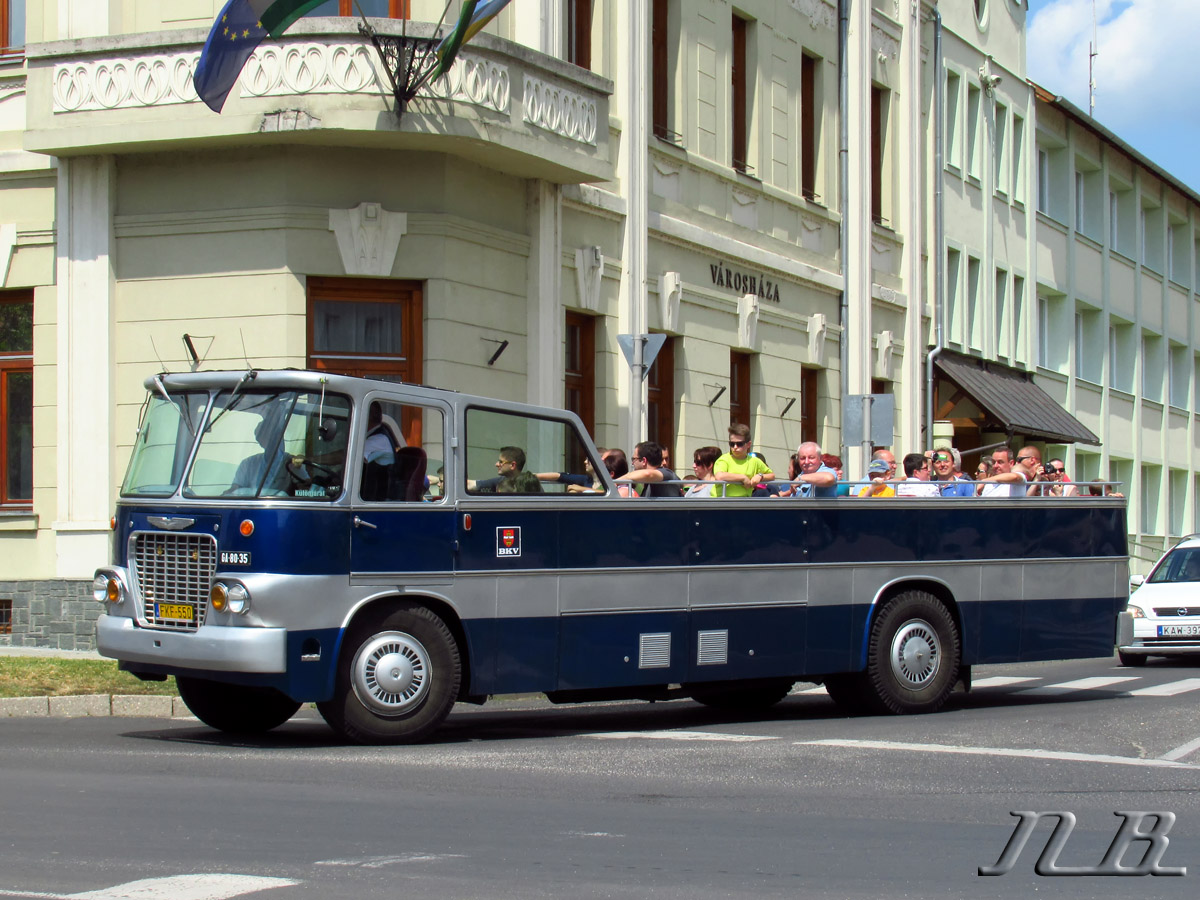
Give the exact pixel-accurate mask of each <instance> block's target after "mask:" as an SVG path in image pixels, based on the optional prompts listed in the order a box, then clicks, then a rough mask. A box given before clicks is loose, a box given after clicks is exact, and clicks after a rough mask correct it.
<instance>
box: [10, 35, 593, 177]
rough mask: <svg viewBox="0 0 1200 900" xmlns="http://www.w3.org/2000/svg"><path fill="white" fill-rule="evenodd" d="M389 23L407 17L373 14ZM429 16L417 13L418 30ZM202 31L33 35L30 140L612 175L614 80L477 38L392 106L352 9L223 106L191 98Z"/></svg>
mask: <svg viewBox="0 0 1200 900" xmlns="http://www.w3.org/2000/svg"><path fill="white" fill-rule="evenodd" d="M373 24H374V25H376V27H378V28H379V30H380V31H381V32H383V33H386V32H387V31H389V30H391V29H398V28H399V27H400V25H401V23H399V22H392V21H383V20H373ZM422 28H424V30H425V31H426V32H430V33H432V29H431V27H430V26H422V25H420V24H415V25H414V24H412V23H409V24H408V27H407V31H408V33H409V34H410V35H412V34H416V35H418V36H420V35H421V33H422ZM205 37H206V33H204V32H202V31H200V30H198V29H190V30H187V31H176V32H156V33H150V34H133V35H117V36H111V37H106V38H97V39H84V40H75V41H59V42H54V43H45V44H31V45H30V46H29V47H28V48H27V51H26V52H27V57H28V67H29V76H28V94H27V98H28V105H27V117H28V119H27V120H28V127H27V130H26V134H25V148H26V149H27V150H32V151H35V152H41V153H49V154H53V155H56V156H74V155H91V154H98V153H103V154H120V153H128V152H143V151H146V150H164V149H180V148H181V147H182V146H183V145H189V144H194V145H210V146H216V145H221V146H238V145H251V144H253V145H261V144H262V143H263V142H265V141H277V142H287V141H295V142H303V143H307V144H322V143H325V144H330V145H338V146H355V145H361V146H371V147H380V146H383V147H393V148H398V149H405V148H412V149H421V150H425V151H438V152H445V153H450V154H458V155H464V156H469V157H471V158H473V159H476V160H477V161H479V162H481V163H483V164H486V165H489V166H492V167H495V168H499V169H502V170H505V171H511V172H513V173H515V174H519V175H524V176H527V177H541V178H547V179H549V180H552V181H559V182H563V183H571V182H585V181H605V180H611V179H612V178H613V175H614V170H613V164H612V162H611V160H610V153H609V121H608V111H609V96H610V95H611V93H612V83H611V82H610V81H608V80H607V79H605V78H601V77H599V76H597V75H595V74H593V73H592V72H589V71H586V70H584V69H580V68H578V67H576V66H573V65H571V64H569V63H565V62H563V61H561V60H558V59H554V58H552V57H548V56H546V55H544V54H541V53H538V52H536V51H533V50H530V49H529V48H527V47H524V46H522V45H519V44H515V43H512V42H511V41H506V40H502V39H499V38H495V37H492V36H491V35H487V34H481V35H478V36H477V37H476V38H475V39H474V40H473V41H472V42H471V44H470V45H468V47H467V48H465V49H464V51H463V52H462V53H461V54H460V55H459V58H458V59H457V60H456V62H455V64H454V66H453V68H452V69H451V70H450V72H448V73H447V74H446V75H445V76H444V77H442V78H440V79H437V80H436V81H432V82H430V83H429V84H428V85H426V86H425V87H424V88H423V89H422V90H421V91H420V93H418V95H417V96H416V97H415V98H414V100H413V101H412V102H411V103H410V104H409V105H408V107H407V108H406V110H405V111H404V115H403V117H397V116H396V115H395V113H394V111H393V108H394V102H393V98H392V86H391V84H390V81H389V78H388V75H387V72H386V71H385V70H384V68H383V63H382V61H381V59H380V57H379V54H378V53H377V52H376V50H375V48H374V47H373V46H372V44H371V42H370V40H368V39H367V38H365V37H364V36H363V35H361V34H360V33H359V32H358V30H357V28H356V23H355V20H354V19H341V18H337V19H332V18H330V19H327V18H318V19H306V20H303V21H301V22H300V23H297V24H296V25H295V26H293V28H292V29H290V30H289V31H288V33H287V34H286V35H285V36H284V38H283V39H282V40H280V41H270V40H268V41H266V42H264V43H263V44H261V45H260V46H259V47H258V49H257V50H256V51H255V53H254V55H253V56H251V57H250V59H249V61H248V62H247V63H246V66H245V68H244V69H243V70H242V74H241V77H240V79H239V80H238V83H237V84H236V85H235V86H234V88H233V90H232V91H231V92H230V94H229V98H228V100H227V101H226V103H225V107H224V109H223V111H222V112H221V113H220V114H219V115H218V114H216V113H213V112H212V111H211V110H210V109H209V108H208V107H207V106H205V105H204V103H203V102H201V101H200V99H199V97H198V96H197V95H196V91H195V88H194V87H193V86H192V74H193V72H194V71H195V68H196V63H197V62H198V60H199V57H200V49H201V47H202V46H203V42H204V38H205Z"/></svg>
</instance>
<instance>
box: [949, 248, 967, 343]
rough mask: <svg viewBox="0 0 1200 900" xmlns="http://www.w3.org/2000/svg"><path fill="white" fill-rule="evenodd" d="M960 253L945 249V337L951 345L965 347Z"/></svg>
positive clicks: (952, 249)
mask: <svg viewBox="0 0 1200 900" xmlns="http://www.w3.org/2000/svg"><path fill="white" fill-rule="evenodd" d="M961 269H962V252H961V251H959V250H956V249H954V248H953V247H947V248H946V337H947V339H948V340H949V341H950V342H951V343H955V344H959V345H960V346H965V343H966V342H965V341H964V340H963V336H962V327H963V325H962V320H963V314H962V293H961V283H962V274H961Z"/></svg>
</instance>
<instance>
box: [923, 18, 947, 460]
mask: <svg viewBox="0 0 1200 900" xmlns="http://www.w3.org/2000/svg"><path fill="white" fill-rule="evenodd" d="M933 71H934V76H933V77H934V88H933V97H934V101H933V119H934V122H933V129H934V130H933V133H934V141H933V143H934V147H935V150H934V157H933V160H934V162H933V167H934V171H933V230H934V244H933V246H934V248H935V251H936V255H935V256H934V266H933V348H932V349H931V350H930V351H929V353H928V354H927V355H926V357H925V440H924V441H923V442H922V446H924V447H932V446H933V416H934V409H933V361H934V360H935V359H937V357H938V355H939V354H940V353H941V352H942V351H943V350H945V349H946V221H945V198H944V197H943V194H942V186H943V184H944V183H945V180H946V176H945V168H946V163H945V153H946V148H945V135H944V134H943V133H942V123H943V122H944V121H945V119H946V96H945V93H944V89H943V85H944V83H945V80H946V60H945V57H944V56H943V55H942V14H941V11H940V10H938V8H937V7H936V6H935V7H934V9H933Z"/></svg>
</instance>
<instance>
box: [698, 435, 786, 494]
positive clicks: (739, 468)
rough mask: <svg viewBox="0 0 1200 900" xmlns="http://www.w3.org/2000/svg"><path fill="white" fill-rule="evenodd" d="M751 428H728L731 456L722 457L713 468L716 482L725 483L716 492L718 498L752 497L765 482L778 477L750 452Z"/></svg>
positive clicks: (729, 454)
mask: <svg viewBox="0 0 1200 900" xmlns="http://www.w3.org/2000/svg"><path fill="white" fill-rule="evenodd" d="M753 446H754V443H753V441H751V440H750V426H749V425H743V424H742V423H741V422H734V423H733V424H732V425H730V426H729V452H728V453H722V454H721V456H720V457H719V458H718V459H717V461H716V463H714V464H713V480H715V481H718V482H722V483H723V485H722V484H718V485H717V486H715V487H714V488H713V491H715V492H716V496H718V497H720V496H722V494H721V490H722V486H723V487H724V491H725V493H724V496H726V497H749V496H751V495H752V494H753V493H754V489H755V488H756V487H758V486H759V485H760V484H762V483H763V482H764V481H774V480H775V473H774V472H772V471H771V469H770V467H768V466H767V464H766V463H765V462H763V461H762V459H761V458H760V457H757V456H755V455H754V454H752V453H751V452H750V448H751V447H753Z"/></svg>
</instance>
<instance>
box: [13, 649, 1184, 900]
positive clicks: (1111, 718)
mask: <svg viewBox="0 0 1200 900" xmlns="http://www.w3.org/2000/svg"><path fill="white" fill-rule="evenodd" d="M976 679H977V682H980V683H981V686H980V687H978V688H977V689H976V690H974V691H973V692H972V693H971V694H970V695H961V694H956V695H955V697H954V698H953V699H952V701H951V703H950V704H949V706H948V708H947V709H946V710H945V711H943V712H941V713H939V714H937V715H933V716H920V717H899V718H894V717H867V718H856V719H851V718H845V717H843V716H842V715H840V714H839V713H838V711H837V709H836V708H835V707H834V705H833V703H832V702H831V701H830V700H829V699H828V698H827V697H826V696H825V695H824V694H823V693H820V692H811V691H808V692H806V690H807V689H809V688H810V687H811V686H809V685H803V684H802V685H797V693H795V694H794V695H793V696H792V697H789V698H788V699H787V700H786V701H784V702H783V703H782V704H780V705H779V706H778V707H776V708H774V709H773V710H771V711H770V712H769V713H768V714H758V715H755V716H752V717H746V716H741V717H738V716H730V715H725V714H721V713H716V712H714V711H712V710H708V709H706V708H704V707H700V706H697V705H696V704H693V703H691V702H689V701H677V702H670V703H659V704H653V705H652V704H645V703H628V704H625V703H622V704H593V705H588V706H580V707H550V706H549V705H548V704H545V703H542V702H534V701H510V702H500V703H495V704H489V705H488V706H485V707H483V708H482V709H477V708H474V707H466V708H462V709H461V710H456V712H455V713H454V715H452V716H451V718H450V720H449V723H448V726H447V727H446V728H445V729H444V730H443V732H441V734H440V735H439V738H438V740H437V741H436V742H434V743H431V744H427V745H423V746H418V747H403V748H358V747H347V746H344V745H339V744H338V743H337V742H336V741H335V740H334V739H333V737H332V734H331V732H330V731H329V730H328V729H327V728H326V727H325V725H324V724H323V723H322V722H321V721H320V720H319V719H314V718H311V717H310V718H305V717H304V715H305V714H304V713H302V714H301V716H300V717H298V718H296V719H294V720H292V721H291V722H289V723H288V724H287V725H285V726H284V727H282V728H280V729H279V730H277V731H276V732H273V733H272V734H270V735H268V736H267V737H265V738H263V739H261V740H254V741H245V740H230V739H228V738H227V737H225V736H223V735H219V734H217V733H215V732H212V731H210V730H208V729H206V728H204V727H203V726H201V725H200V724H199V723H197V722H195V721H193V720H150V719H120V718H102V719H73V720H54V719H12V720H7V721H0V896H18V897H33V896H41V897H47V896H52V897H63V896H75V897H81V896H85V897H87V898H88V900H118V898H133V897H136V898H138V900H156V898H159V897H162V898H172V900H188V898H195V900H219V898H224V897H234V896H246V897H262V898H273V900H299V898H316V897H322V898H324V897H355V898H360V897H361V898H375V897H380V898H382V897H388V898H399V897H429V898H488V900H491V898H539V897H570V898H575V897H580V898H585V897H586V898H590V897H612V898H624V897H630V898H635V897H637V898H640V897H662V898H676V897H677V898H689V900H690V898H709V897H734V898H739V897H818V898H859V897H861V898H868V897H869V898H909V897H912V898H924V897H930V898H943V897H944V898H959V897H970V898H975V897H1005V898H1007V897H1014V898H1015V897H1021V898H1027V897H1032V896H1037V897H1064V898H1067V897H1069V898H1082V897H1128V896H1130V895H1135V896H1136V895H1146V896H1155V897H1194V896H1196V895H1197V894H1198V893H1200V794H1198V793H1197V788H1198V787H1200V750H1198V749H1197V748H1200V717H1197V716H1196V715H1195V704H1196V700H1197V699H1198V698H1200V666H1192V665H1183V666H1180V665H1166V664H1157V663H1155V662H1152V663H1151V664H1150V665H1149V666H1148V667H1146V668H1144V669H1123V668H1120V667H1118V666H1117V665H1116V663H1115V661H1113V660H1088V661H1081V662H1071V663H1036V664H1022V665H1015V666H1003V667H990V668H986V669H980V670H977V672H976ZM1111 679H1126V680H1122V681H1113V680H1111ZM1064 685H1065V686H1064ZM1056 686H1057V687H1056ZM1017 810H1031V811H1038V812H1045V811H1059V810H1061V811H1068V812H1071V813H1074V814H1075V816H1076V817H1077V822H1078V824H1077V827H1076V829H1075V832H1074V833H1073V834H1072V835H1071V836H1070V839H1069V841H1068V842H1067V844H1066V847H1065V849H1063V851H1062V853H1061V856H1060V857H1059V859H1058V864H1059V865H1061V866H1094V865H1096V864H1097V863H1099V862H1100V860H1101V858H1102V857H1103V856H1104V853H1105V850H1106V849H1107V848H1108V846H1109V844H1110V842H1111V841H1112V839H1113V836H1114V835H1115V834H1116V832H1117V827H1118V825H1119V824H1120V822H1121V820H1120V819H1119V818H1118V817H1117V816H1115V815H1114V812H1116V811H1129V810H1135V811H1154V812H1158V811H1165V812H1171V813H1174V814H1175V815H1176V816H1177V820H1176V821H1175V823H1174V825H1173V826H1172V827H1171V828H1170V831H1169V845H1168V846H1166V847H1165V852H1163V853H1162V857H1161V860H1160V864H1161V865H1162V866H1164V867H1168V868H1171V867H1186V868H1187V874H1186V875H1185V876H1182V877H1167V876H1163V877H1149V876H1144V877H1140V878H1139V877H1098V876H1084V877H1053V876H1052V877H1041V876H1038V875H1036V874H1035V873H1034V868H1033V867H1034V861H1035V860H1036V858H1037V856H1038V855H1039V854H1040V852H1041V850H1042V847H1043V846H1044V845H1045V842H1046V839H1047V838H1048V836H1049V834H1050V831H1051V830H1052V823H1050V822H1043V823H1041V824H1040V825H1039V826H1038V829H1037V831H1036V832H1035V833H1034V835H1033V837H1032V838H1031V839H1030V841H1029V844H1028V846H1027V847H1026V849H1025V852H1024V853H1023V854H1022V855H1021V857H1020V858H1019V859H1018V860H1017V862H1016V864H1015V865H1014V866H1013V867H1012V870H1011V871H1010V872H1008V874H1006V875H1003V876H999V877H982V876H980V875H979V874H978V869H979V867H980V866H989V865H993V864H995V863H996V862H997V861H998V859H999V858H1000V855H1001V853H1002V851H1003V850H1004V848H1005V845H1006V843H1007V842H1008V840H1009V837H1010V835H1011V834H1012V833H1013V826H1014V824H1015V823H1016V821H1017V820H1016V819H1015V818H1013V816H1012V815H1011V813H1012V812H1013V811H1017ZM1154 821H1155V820H1153V819H1149V820H1147V822H1146V823H1145V827H1149V826H1150V825H1151V824H1153V822H1154ZM1159 833H1160V834H1165V833H1166V832H1165V831H1160V832H1159ZM1149 845H1150V844H1149V842H1146V841H1135V842H1133V843H1132V844H1131V845H1130V848H1129V852H1128V853H1127V854H1126V855H1125V856H1124V858H1123V860H1122V861H1123V863H1124V864H1125V865H1126V866H1130V867H1133V868H1135V869H1136V868H1137V865H1138V863H1139V862H1140V860H1141V857H1142V853H1143V850H1145V849H1146V847H1147V846H1149ZM1158 849H1160V850H1163V849H1164V848H1163V847H1162V846H1161V845H1160V846H1158ZM132 882H142V883H140V884H132V885H131V883H132Z"/></svg>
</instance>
